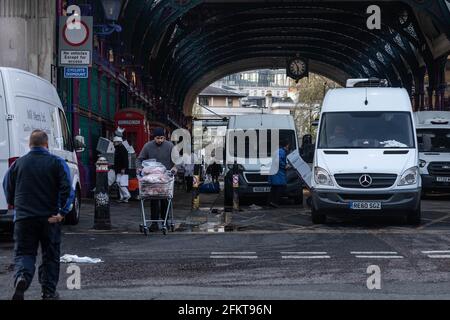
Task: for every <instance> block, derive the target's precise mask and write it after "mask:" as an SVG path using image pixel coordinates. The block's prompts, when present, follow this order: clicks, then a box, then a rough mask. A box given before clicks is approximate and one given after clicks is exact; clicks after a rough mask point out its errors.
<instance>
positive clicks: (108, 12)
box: [95, 0, 123, 36]
mask: <svg viewBox="0 0 450 320" xmlns="http://www.w3.org/2000/svg"><path fill="white" fill-rule="evenodd" d="M122 1H123V0H101V2H102V6H103V10H104V11H105V18H106V20H108V21H109V22H110V23H109V24H102V25H96V26H95V29H96V30H95V33H96V34H98V35H100V36H109V35H111V34H113V33H114V32H122V27H121V26H120V25H118V24H116V23H115V22H116V21H117V20H118V19H119V16H120V11H121V10H122Z"/></svg>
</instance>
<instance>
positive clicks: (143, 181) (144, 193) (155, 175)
mask: <svg viewBox="0 0 450 320" xmlns="http://www.w3.org/2000/svg"><path fill="white" fill-rule="evenodd" d="M143 166H144V168H143V169H142V172H141V176H140V177H139V193H140V196H141V198H152V197H153V198H173V190H174V182H175V178H174V177H173V175H172V174H171V173H170V171H167V170H166V168H165V167H164V166H163V165H162V164H160V163H159V162H155V161H150V162H144V163H143Z"/></svg>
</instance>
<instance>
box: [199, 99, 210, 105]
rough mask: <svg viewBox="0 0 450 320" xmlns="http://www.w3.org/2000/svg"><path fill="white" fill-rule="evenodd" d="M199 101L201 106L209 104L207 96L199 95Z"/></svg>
mask: <svg viewBox="0 0 450 320" xmlns="http://www.w3.org/2000/svg"><path fill="white" fill-rule="evenodd" d="M199 103H200V104H201V105H202V106H209V98H208V97H200V98H199Z"/></svg>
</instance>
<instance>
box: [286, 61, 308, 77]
mask: <svg viewBox="0 0 450 320" xmlns="http://www.w3.org/2000/svg"><path fill="white" fill-rule="evenodd" d="M289 71H290V73H291V74H292V75H293V76H295V77H300V76H302V75H303V74H304V73H305V71H306V64H305V62H303V61H302V60H300V59H294V60H292V61H291V62H290V63H289Z"/></svg>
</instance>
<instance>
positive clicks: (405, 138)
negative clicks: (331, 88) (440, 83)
mask: <svg viewBox="0 0 450 320" xmlns="http://www.w3.org/2000/svg"><path fill="white" fill-rule="evenodd" d="M322 117H323V118H322V122H321V125H320V134H319V144H318V146H319V149H396V148H414V147H415V139H414V130H413V125H412V119H411V114H410V113H409V112H386V111H383V112H370V111H369V112H328V113H324V114H323V115H322Z"/></svg>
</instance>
